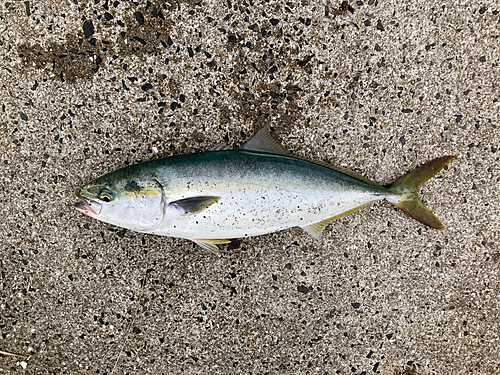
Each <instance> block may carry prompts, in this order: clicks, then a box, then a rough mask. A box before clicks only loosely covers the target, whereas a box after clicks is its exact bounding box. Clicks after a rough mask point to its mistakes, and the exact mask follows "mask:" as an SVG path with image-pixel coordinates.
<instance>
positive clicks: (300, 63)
mask: <svg viewBox="0 0 500 375" xmlns="http://www.w3.org/2000/svg"><path fill="white" fill-rule="evenodd" d="M314 56H315V55H314V54H313V55H309V56H306V57H305V58H304V59H303V60H297V64H299V66H306V65H307V64H309V62H310V61H311V60H312V58H313V57H314Z"/></svg>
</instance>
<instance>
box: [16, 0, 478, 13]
mask: <svg viewBox="0 0 500 375" xmlns="http://www.w3.org/2000/svg"><path fill="white" fill-rule="evenodd" d="M24 5H26V15H27V16H30V15H31V11H30V2H29V1H25V2H24ZM479 12H481V11H479ZM483 13H484V12H483ZM481 14H482V13H481Z"/></svg>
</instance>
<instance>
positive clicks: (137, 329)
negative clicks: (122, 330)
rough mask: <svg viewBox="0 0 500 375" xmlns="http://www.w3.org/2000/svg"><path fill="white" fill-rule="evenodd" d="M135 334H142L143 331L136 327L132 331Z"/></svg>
mask: <svg viewBox="0 0 500 375" xmlns="http://www.w3.org/2000/svg"><path fill="white" fill-rule="evenodd" d="M132 331H133V332H134V333H137V334H138V333H141V329H140V328H139V327H134V329H133V330H132Z"/></svg>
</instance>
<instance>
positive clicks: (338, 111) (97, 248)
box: [0, 0, 500, 375]
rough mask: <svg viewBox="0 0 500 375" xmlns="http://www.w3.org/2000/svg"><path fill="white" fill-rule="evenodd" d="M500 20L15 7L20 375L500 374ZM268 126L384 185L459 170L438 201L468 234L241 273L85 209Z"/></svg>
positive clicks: (440, 5)
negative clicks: (427, 170) (101, 183)
mask: <svg viewBox="0 0 500 375" xmlns="http://www.w3.org/2000/svg"><path fill="white" fill-rule="evenodd" d="M499 12H500V4H499V3H498V1H475V0H471V1H454V2H451V1H443V0H441V1H437V2H436V1H430V0H410V1H403V2H401V1H396V0H388V1H383V0H375V1H374V0H369V1H364V0H363V1H356V2H354V1H349V2H348V3H347V2H345V3H343V4H341V3H340V2H338V1H337V2H335V1H333V2H331V1H326V2H325V1H317V2H315V1H308V0H302V1H290V2H281V1H277V0H264V1H260V0H259V1H255V0H244V1H241V2H235V1H234V0H228V1H215V0H214V1H210V0H206V1H196V0H170V1H169V2H167V1H163V0H151V2H150V1H148V2H145V1H138V2H128V1H114V2H113V1H111V0H105V1H104V0H95V1H82V0H78V1H77V0H72V1H65V2H62V3H59V2H56V1H48V0H47V1H10V2H4V1H2V2H1V4H0V56H1V60H0V135H1V139H0V150H1V157H0V165H1V167H0V217H1V219H0V267H1V270H0V350H2V351H5V352H9V353H15V354H18V355H21V356H23V357H26V358H20V357H13V356H5V355H3V356H2V355H0V373H16V372H19V373H20V372H23V371H25V372H26V373H29V374H48V373H65V374H111V373H112V371H113V367H114V366H115V364H116V368H115V369H114V373H115V374H179V373H186V374H194V373H213V374H233V373H234V374H239V373H247V374H250V373H252V374H284V373H293V374H308V373H309V374H384V375H393V374H394V375H395V374H405V375H410V374H411V375H415V374H498V373H499V372H500V339H499V323H498V322H499V319H500V313H499V302H498V301H499V297H500V284H499V282H500V275H499V266H500V248H499V245H498V243H499V241H500V234H499V232H500V228H499V224H498V223H499V220H500V216H499V208H500V196H499V192H500V188H499V181H500V172H499V169H500V168H499V157H500V150H499V147H500V145H499V143H500V141H499V140H500V129H499V126H500V122H499V106H500V67H499V62H500V49H499V43H500V39H499V36H500V14H499ZM265 124H269V125H270V126H271V127H272V129H273V131H274V134H275V137H277V138H278V139H280V141H281V142H282V143H283V144H284V145H285V146H286V147H287V148H289V149H290V150H292V151H293V152H295V153H297V154H300V155H306V156H309V157H312V158H315V159H320V160H323V161H328V162H331V163H335V164H340V165H342V166H345V167H348V168H351V169H353V170H355V171H357V172H360V173H362V174H364V175H365V176H367V177H370V178H373V179H375V180H376V181H378V182H381V183H387V182H390V181H392V180H393V179H395V178H396V177H398V176H400V175H402V174H403V173H406V172H408V171H409V170H411V169H412V168H414V167H416V166H417V165H419V164H421V163H423V162H425V161H427V160H429V159H431V158H434V157H438V156H442V155H448V154H456V155H457V156H458V158H457V159H456V160H455V161H454V162H453V163H452V164H450V165H449V167H448V168H447V169H446V170H443V171H442V172H441V173H439V175H437V176H436V178H434V179H433V180H432V181H430V182H429V183H428V184H426V185H425V186H424V189H423V191H422V197H423V200H424V201H425V202H426V203H427V204H428V206H429V207H431V209H432V210H433V211H434V212H435V213H436V215H437V216H438V217H439V218H441V220H442V221H443V223H445V225H447V226H448V229H447V230H444V231H436V230H431V229H428V228H426V227H424V226H423V225H421V224H419V223H417V222H416V221H414V220H412V219H410V218H408V217H407V216H405V215H404V214H402V213H401V212H398V211H396V210H395V209H394V208H392V207H391V206H390V205H389V204H387V203H379V204H375V205H373V206H371V207H369V208H365V209H363V210H360V211H358V212H356V213H354V214H351V215H349V216H347V217H344V218H342V219H339V220H337V221H335V222H334V223H332V224H330V225H329V226H328V227H327V229H326V231H325V232H324V239H323V240H322V241H316V240H314V239H312V238H311V237H309V236H307V235H306V234H305V233H304V232H302V231H301V230H299V229H292V230H288V231H284V232H281V233H275V234H271V235H267V236H262V237H257V238H253V239H250V240H246V241H244V243H242V246H241V247H240V248H238V249H224V250H223V251H222V256H221V257H220V258H217V257H215V256H213V255H211V254H207V253H206V252H205V251H203V250H202V249H200V248H198V247H195V246H193V244H192V243H190V242H187V241H184V240H178V239H171V238H160V237H150V236H147V235H142V234H138V233H133V232H130V231H126V230H122V229H120V228H115V227H112V226H109V225H106V224H103V223H101V222H98V221H95V220H92V219H91V218H88V217H85V216H84V215H82V214H80V213H78V212H77V211H76V210H74V209H73V208H72V204H73V203H74V202H75V201H76V197H75V196H74V191H75V188H76V187H78V186H79V185H80V184H81V183H82V182H87V181H89V180H91V179H94V178H96V177H97V176H100V175H102V174H103V173H105V172H107V171H111V170H114V169H117V168H119V167H121V166H124V165H127V164H130V163H135V162H138V161H143V160H148V159H151V158H158V157H162V156H169V155H173V154H180V153H187V152H191V151H199V150H205V149H207V148H209V147H211V146H213V145H214V144H217V143H219V142H221V141H222V140H226V142H228V143H229V144H231V145H233V146H238V145H241V144H243V143H244V142H245V141H246V140H247V139H248V138H249V137H250V136H251V135H252V133H254V132H255V131H256V130H257V129H259V128H260V127H261V126H263V125H265ZM146 269H147V272H146V273H145V270H146ZM145 274H146V279H145V280H146V281H145V286H144V289H143V291H141V283H142V280H143V279H144V275H145ZM136 311H137V314H135V312H136ZM134 316H135V320H134ZM132 321H133V324H131V325H130V323H131V322H132ZM129 325H130V330H129V331H128V336H127V327H128V326H129ZM126 337H127V338H126ZM122 348H123V351H121V349H122ZM120 351H121V354H119V353H120ZM118 358H119V360H118V361H117V359H118Z"/></svg>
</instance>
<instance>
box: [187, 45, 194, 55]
mask: <svg viewBox="0 0 500 375" xmlns="http://www.w3.org/2000/svg"><path fill="white" fill-rule="evenodd" d="M188 55H189V57H193V56H194V51H193V49H192V48H191V47H188Z"/></svg>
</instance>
